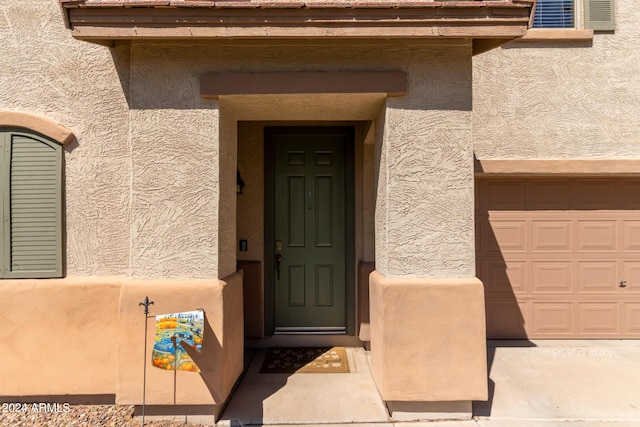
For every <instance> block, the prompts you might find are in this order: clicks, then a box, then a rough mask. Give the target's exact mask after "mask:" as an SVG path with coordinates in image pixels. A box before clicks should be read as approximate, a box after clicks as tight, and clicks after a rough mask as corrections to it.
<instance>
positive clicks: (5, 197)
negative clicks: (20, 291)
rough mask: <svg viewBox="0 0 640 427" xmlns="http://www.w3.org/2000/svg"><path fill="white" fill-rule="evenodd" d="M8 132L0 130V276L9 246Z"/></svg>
mask: <svg viewBox="0 0 640 427" xmlns="http://www.w3.org/2000/svg"><path fill="white" fill-rule="evenodd" d="M9 141H10V140H9V134H8V133H6V132H2V131H1V130H0V278H3V277H5V276H6V274H7V267H6V266H5V265H6V262H5V261H6V259H5V256H4V254H5V253H8V251H9V249H10V248H11V239H10V236H9V232H8V231H6V232H5V229H7V227H8V226H9V219H10V217H9V203H8V202H9V182H10V181H11V180H10V177H11V175H10V174H9V171H10V169H11V168H10V166H11V165H10V163H9V158H10V154H11V151H10V149H11V146H10V145H9Z"/></svg>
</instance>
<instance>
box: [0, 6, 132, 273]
mask: <svg viewBox="0 0 640 427" xmlns="http://www.w3.org/2000/svg"><path fill="white" fill-rule="evenodd" d="M0 40H1V42H0V45H1V46H2V48H1V49H0V50H1V54H0V70H1V71H0V110H5V111H16V112H25V113H30V114H36V115H39V116H42V117H45V118H47V119H49V120H52V121H54V122H56V123H59V124H61V125H63V126H65V127H67V128H69V129H71V130H72V131H73V133H74V134H75V135H76V137H77V142H75V143H72V144H70V145H69V146H68V147H66V148H65V163H66V169H65V174H66V185H65V198H66V212H65V213H66V251H67V256H66V266H67V275H68V276H83V275H123V274H128V272H129V226H130V225H129V181H130V174H129V172H130V159H129V138H128V132H129V112H128V106H127V99H126V96H125V95H126V91H127V90H128V89H127V88H128V82H127V78H128V75H129V73H128V58H129V55H128V48H127V47H125V46H123V47H119V48H117V49H115V50H113V52H110V51H109V49H107V48H106V47H103V46H97V45H92V44H89V43H84V42H79V41H76V40H74V39H73V38H71V36H70V34H69V30H67V29H66V28H64V23H63V20H62V15H61V12H60V7H59V6H58V3H57V1H56V0H46V1H43V0H21V1H9V0H5V1H2V2H0ZM116 64H117V67H116Z"/></svg>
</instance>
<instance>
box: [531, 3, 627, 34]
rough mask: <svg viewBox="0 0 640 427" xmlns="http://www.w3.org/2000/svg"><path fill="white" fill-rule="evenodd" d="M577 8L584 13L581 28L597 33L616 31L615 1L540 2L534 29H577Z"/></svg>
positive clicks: (537, 6)
mask: <svg viewBox="0 0 640 427" xmlns="http://www.w3.org/2000/svg"><path fill="white" fill-rule="evenodd" d="M577 2H580V3H577ZM577 6H582V11H584V21H583V22H582V23H581V24H580V26H581V27H584V28H589V29H592V30H596V31H613V30H614V29H615V10H614V0H538V3H537V5H536V10H535V14H534V16H533V28H576V11H579V10H580V8H578V7H577Z"/></svg>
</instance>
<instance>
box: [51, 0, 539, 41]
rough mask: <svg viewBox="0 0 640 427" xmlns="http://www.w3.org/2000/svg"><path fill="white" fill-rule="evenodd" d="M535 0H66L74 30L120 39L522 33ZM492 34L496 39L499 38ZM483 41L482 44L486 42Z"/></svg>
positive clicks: (80, 35) (92, 37) (86, 36)
mask: <svg viewBox="0 0 640 427" xmlns="http://www.w3.org/2000/svg"><path fill="white" fill-rule="evenodd" d="M534 3H535V2H534V0H503V1H387V0H378V1H371V0H370V1H363V0H353V1H350V2H345V1H320V0H307V1H260V0H236V1H214V0H61V2H60V4H61V6H62V8H63V10H64V12H65V13H64V16H65V20H66V24H67V26H68V28H70V29H71V30H72V35H73V37H75V38H77V39H80V40H86V41H93V42H98V43H105V42H109V41H114V40H133V39H147V40H154V39H155V40H167V39H187V40H195V39H201V40H202V39H207V40H212V39H213V40H258V39H267V40H269V39H270V40H278V39H279V40H282V39H304V40H308V39H321V40H332V39H343V40H344V39H353V40H358V39H437V40H446V39H461V38H462V39H470V40H482V41H483V42H482V43H481V45H482V47H481V48H479V49H482V50H487V49H488V48H490V47H492V46H494V45H496V44H500V42H504V41H508V40H512V39H514V38H517V37H522V36H523V35H524V34H525V33H526V31H527V28H528V27H529V23H530V18H531V12H532V8H533V4H534ZM493 41H496V42H495V43H494V42H493ZM479 49H478V50H479Z"/></svg>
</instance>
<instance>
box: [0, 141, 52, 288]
mask: <svg viewBox="0 0 640 427" xmlns="http://www.w3.org/2000/svg"><path fill="white" fill-rule="evenodd" d="M7 139H8V141H7ZM6 145H9V147H10V150H7V149H6ZM8 152H9V162H7V159H5V162H4V164H5V165H7V163H9V176H10V182H9V183H8V185H4V193H5V194H4V199H3V200H4V205H5V206H4V216H5V218H4V237H5V239H4V240H5V245H4V254H3V259H4V270H5V274H4V277H6V278H43V277H62V154H63V153H62V147H61V146H60V145H59V144H57V143H55V142H52V141H49V140H47V139H45V138H43V137H40V136H36V135H33V134H29V133H23V132H11V133H9V134H8V135H6V136H5V157H6V156H7V153H8ZM5 176H6V173H5ZM7 218H8V220H7Z"/></svg>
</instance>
